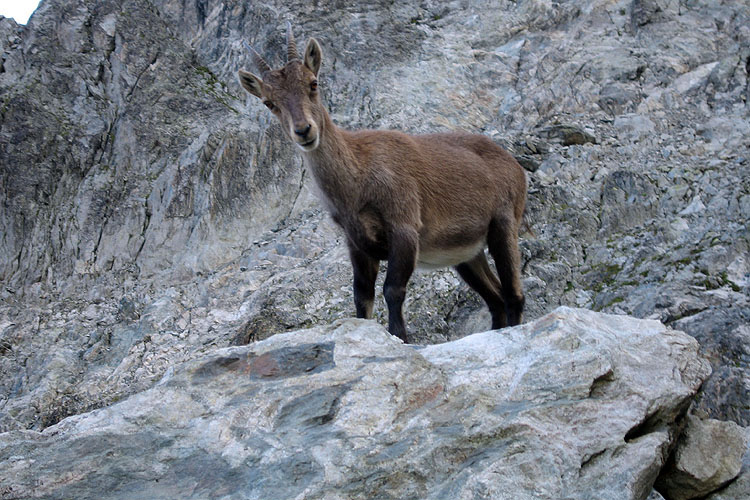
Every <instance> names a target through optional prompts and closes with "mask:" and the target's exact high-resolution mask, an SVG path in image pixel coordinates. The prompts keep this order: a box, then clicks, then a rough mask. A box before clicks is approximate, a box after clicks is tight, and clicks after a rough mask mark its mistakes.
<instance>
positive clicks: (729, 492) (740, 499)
mask: <svg viewBox="0 0 750 500" xmlns="http://www.w3.org/2000/svg"><path fill="white" fill-rule="evenodd" d="M743 431H744V433H745V442H746V443H748V445H747V448H746V450H745V455H744V457H743V458H742V469H741V471H740V475H739V476H738V477H737V479H735V480H734V481H732V482H731V483H729V484H728V485H727V486H726V487H724V488H722V489H721V490H719V491H718V492H716V493H714V494H711V495H709V496H707V497H706V499H707V500H744V499H745V498H747V496H748V493H750V427H744V428H743Z"/></svg>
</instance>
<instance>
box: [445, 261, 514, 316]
mask: <svg viewBox="0 0 750 500" xmlns="http://www.w3.org/2000/svg"><path fill="white" fill-rule="evenodd" d="M456 271H458V274H459V275H460V276H461V278H463V280H464V281H465V282H466V284H467V285H469V286H470V287H471V288H473V289H474V291H476V292H477V293H478V294H479V296H480V297H482V298H483V299H484V301H485V302H486V303H487V307H488V308H489V310H490V314H491V315H492V329H493V330H497V329H500V328H504V327H506V326H508V321H507V319H506V316H505V302H504V301H503V298H502V296H501V295H500V289H501V285H500V280H499V279H497V276H495V273H493V272H492V269H490V265H489V263H488V262H487V257H486V256H485V255H484V251H482V252H481V253H480V254H479V255H477V256H476V257H474V258H473V259H471V260H469V261H467V262H464V263H462V264H459V265H457V266H456Z"/></svg>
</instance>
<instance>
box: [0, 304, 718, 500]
mask: <svg viewBox="0 0 750 500" xmlns="http://www.w3.org/2000/svg"><path fill="white" fill-rule="evenodd" d="M709 372H710V368H709V365H708V362H707V361H706V360H704V359H703V358H702V357H701V356H700V355H699V354H698V343H697V342H696V341H695V340H694V339H693V338H691V337H689V336H688V335H685V334H683V333H681V332H679V331H675V330H672V329H669V328H666V327H664V326H663V325H662V324H660V323H659V322H656V321H648V320H637V319H633V318H630V317H625V316H612V315H606V314H601V313H594V312H590V311H585V310H577V309H568V308H559V309H557V310H555V311H554V312H552V313H550V314H548V315H546V316H544V317H542V318H540V319H538V320H537V321H534V322H532V323H528V324H526V325H522V326H519V327H515V328H510V329H506V330H503V331H500V332H498V331H490V332H485V333H479V334H475V335H471V336H469V337H465V338H463V339H460V340H457V341H454V342H449V343H445V344H441V345H433V346H428V347H419V346H411V345H404V344H402V343H401V342H400V341H399V340H398V339H396V338H394V337H392V336H391V335H389V334H388V333H387V332H386V331H385V330H384V329H383V328H382V327H381V326H380V325H378V324H377V323H375V322H372V321H364V320H344V321H339V322H336V323H333V324H331V325H325V326H319V327H315V328H311V329H308V330H300V331H296V332H292V333H285V334H278V335H275V336H273V337H271V338H269V339H267V340H264V341H261V342H258V343H255V344H251V345H248V346H243V347H232V348H225V349H219V350H216V351H213V352H211V353H210V354H208V355H206V356H204V357H201V358H198V359H194V360H191V361H188V362H185V363H183V364H180V365H177V366H175V367H174V368H172V369H170V370H169V371H168V372H167V374H166V375H165V376H164V377H163V379H162V380H161V381H160V382H159V383H158V384H157V385H156V386H155V387H153V388H151V389H149V390H147V391H145V392H142V393H139V394H136V395H134V396H132V397H130V398H128V399H126V400H124V401H122V402H120V403H117V404H115V405H112V406H110V407H106V408H101V409H98V410H95V411H92V412H90V413H86V414H81V415H76V416H72V417H69V418H66V419H64V420H62V421H61V422H59V423H58V424H56V425H54V426H51V427H48V428H47V429H45V430H44V431H42V432H36V431H11V432H7V433H4V434H1V435H0V464H1V465H0V492H1V493H0V494H1V495H2V498H4V499H10V498H77V499H86V498H97V499H101V498H152V499H160V498H165V499H166V498H170V499H171V498H259V499H260V498H299V499H302V498H305V499H312V498H321V499H322V498H325V499H329V500H333V499H353V498H361V499H364V498H384V499H389V498H392V499H408V498H446V499H448V498H450V499H458V498H513V499H525V498H528V499H531V498H535V499H538V498H550V499H552V498H563V496H564V497H565V498H594V497H595V498H613V499H614V498H617V499H624V498H632V499H643V498H646V497H647V496H648V494H649V493H650V492H651V489H652V485H653V482H654V479H655V478H656V476H657V474H658V472H659V470H660V468H661V466H662V465H663V464H664V462H665V460H666V456H667V454H668V448H669V447H670V445H671V440H672V439H673V434H675V433H674V432H672V426H673V423H674V422H675V420H676V419H677V418H679V416H680V415H681V414H682V413H683V412H684V411H685V410H686V408H687V405H688V404H689V402H690V401H691V398H692V397H693V396H694V394H695V393H696V391H697V390H698V388H699V386H700V385H701V383H702V381H703V380H704V379H705V378H706V377H707V376H708V374H709Z"/></svg>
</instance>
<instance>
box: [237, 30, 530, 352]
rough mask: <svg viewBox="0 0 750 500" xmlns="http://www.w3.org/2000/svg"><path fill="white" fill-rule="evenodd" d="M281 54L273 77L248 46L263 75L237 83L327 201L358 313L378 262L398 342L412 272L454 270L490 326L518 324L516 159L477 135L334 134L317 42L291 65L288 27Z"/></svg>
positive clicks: (243, 75)
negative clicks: (259, 105)
mask: <svg viewBox="0 0 750 500" xmlns="http://www.w3.org/2000/svg"><path fill="white" fill-rule="evenodd" d="M248 47H249V46H248ZM287 47H288V52H287V63H286V65H284V67H282V68H280V69H276V70H272V69H271V68H270V66H269V65H268V64H267V63H266V62H265V61H264V60H263V58H262V57H260V55H258V54H257V53H256V52H255V51H254V50H253V49H252V48H251V47H249V49H250V51H251V52H252V55H253V61H254V63H255V65H256V66H257V68H258V70H259V71H260V73H261V76H260V77H258V76H255V75H253V74H252V73H248V72H247V71H243V70H240V71H239V77H240V83H241V84H242V86H243V87H244V88H245V90H247V91H248V92H250V93H251V94H253V95H254V96H256V97H258V98H260V99H261V100H262V101H263V103H264V104H265V105H266V106H267V107H268V108H269V109H270V110H271V112H272V113H273V114H274V115H275V116H276V117H277V118H278V119H279V121H280V122H281V124H282V126H283V128H284V130H285V132H286V134H287V135H288V136H289V138H290V139H291V140H292V141H293V142H294V144H296V145H297V147H299V148H300V149H301V150H302V151H303V152H304V160H305V164H306V165H307V167H308V168H309V170H310V171H311V172H312V173H313V175H314V177H315V180H316V182H317V184H318V186H319V187H320V191H321V193H322V196H323V198H324V199H323V201H324V203H325V205H326V206H327V208H328V210H329V211H330V212H331V216H332V217H333V220H334V221H335V222H336V223H337V224H338V225H339V226H341V227H342V228H343V229H344V232H345V233H346V236H347V245H348V247H349V255H350V258H351V262H352V268H353V271H354V304H355V308H356V311H357V317H360V318H371V317H372V309H373V300H374V297H375V280H376V278H377V274H378V269H379V262H380V261H382V260H386V261H387V262H388V270H387V272H386V276H385V285H384V288H383V292H384V295H385V300H386V303H387V305H388V328H389V330H390V332H391V333H392V334H393V335H396V336H398V337H400V338H401V339H403V340H404V341H405V342H408V340H409V337H408V335H407V331H406V327H405V325H404V319H403V313H402V309H403V303H404V298H405V296H406V285H407V283H408V282H409V279H410V277H411V275H412V273H413V271H414V269H415V267H416V266H418V265H419V266H423V267H433V268H434V267H446V266H454V267H455V269H456V270H457V271H458V273H459V275H460V276H461V277H462V278H463V279H464V281H466V283H468V284H469V286H471V287H472V288H473V289H474V290H475V291H476V292H477V293H479V295H480V296H481V297H482V298H483V299H484V300H485V302H486V303H487V305H488V307H489V309H490V313H491V314H492V328H495V329H496V328H502V327H504V326H507V325H516V324H519V323H520V322H521V319H522V313H523V307H524V295H523V290H522V288H521V280H520V270H521V263H520V254H519V249H518V231H519V228H520V225H521V221H522V218H523V213H524V208H525V203H526V176H525V174H524V171H523V169H522V168H521V166H520V165H519V164H518V162H516V160H515V159H514V158H513V157H512V156H511V155H510V154H509V153H508V152H506V151H505V150H503V149H502V148H500V147H499V146H497V145H496V144H495V143H493V142H492V141H491V140H489V139H488V138H486V137H484V136H481V135H472V134H461V133H444V134H430V135H418V136H413V135H407V134H403V133H401V132H396V131H385V130H362V131H356V132H349V131H346V130H343V129H341V128H339V127H337V126H336V125H334V123H333V122H332V121H331V118H330V116H329V114H328V112H327V111H326V109H325V107H324V106H323V104H322V102H321V100H320V94H319V90H318V71H319V70H320V64H321V61H322V51H321V49H320V45H319V44H318V42H317V41H316V40H315V39H310V41H309V42H308V43H307V46H306V48H305V52H304V55H303V57H302V59H300V58H299V56H298V55H297V49H296V44H295V42H294V37H293V36H292V30H291V26H290V25H289V26H288V27H287ZM486 247H488V248H489V252H490V254H491V255H492V257H493V259H494V260H495V264H496V267H497V271H498V273H497V274H495V273H494V272H493V271H492V270H491V269H490V266H489V263H488V261H487V258H486V256H485V252H484V249H485V248H486Z"/></svg>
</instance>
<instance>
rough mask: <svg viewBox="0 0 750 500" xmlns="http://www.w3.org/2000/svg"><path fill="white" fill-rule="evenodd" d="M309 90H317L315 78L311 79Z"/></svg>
mask: <svg viewBox="0 0 750 500" xmlns="http://www.w3.org/2000/svg"><path fill="white" fill-rule="evenodd" d="M310 90H312V91H313V92H315V91H316V90H318V81H317V80H313V81H312V82H310Z"/></svg>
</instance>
